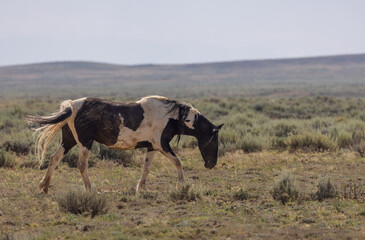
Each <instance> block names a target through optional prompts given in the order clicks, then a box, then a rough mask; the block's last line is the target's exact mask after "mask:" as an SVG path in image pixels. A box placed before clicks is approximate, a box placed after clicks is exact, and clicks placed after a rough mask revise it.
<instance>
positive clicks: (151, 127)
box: [109, 96, 198, 150]
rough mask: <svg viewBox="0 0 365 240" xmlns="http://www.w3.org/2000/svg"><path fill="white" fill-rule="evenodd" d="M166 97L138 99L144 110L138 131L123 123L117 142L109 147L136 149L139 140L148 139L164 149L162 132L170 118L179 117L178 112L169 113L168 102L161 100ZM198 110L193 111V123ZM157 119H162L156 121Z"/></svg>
mask: <svg viewBox="0 0 365 240" xmlns="http://www.w3.org/2000/svg"><path fill="white" fill-rule="evenodd" d="M166 99H167V98H165V97H161V96H148V97H144V98H142V99H141V100H139V101H137V103H139V104H141V107H142V108H143V111H144V113H143V120H142V122H141V124H140V126H139V127H138V129H136V131H133V130H132V129H130V128H127V127H125V126H124V124H121V125H120V127H119V135H118V140H117V142H116V143H115V144H114V145H112V146H109V147H110V148H114V149H121V150H128V149H134V148H135V147H136V145H137V143H138V142H143V141H148V142H150V143H151V144H152V146H153V148H154V149H155V150H162V147H161V134H162V132H163V130H164V128H165V127H166V125H167V122H168V121H169V118H173V119H178V112H176V113H174V114H173V115H172V116H171V114H168V111H169V108H168V107H166V104H164V103H163V102H161V100H166ZM197 112H198V111H197V110H196V109H194V111H193V112H192V116H191V119H192V122H193V123H194V118H195V114H196V113H197ZM161 116H162V118H161ZM156 119H160V120H159V121H156ZM121 120H122V117H121ZM123 120H124V119H123ZM122 123H123V121H122Z"/></svg>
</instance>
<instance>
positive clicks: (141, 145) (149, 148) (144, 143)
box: [134, 141, 154, 151]
mask: <svg viewBox="0 0 365 240" xmlns="http://www.w3.org/2000/svg"><path fill="white" fill-rule="evenodd" d="M137 148H147V151H153V150H154V149H153V146H152V143H150V142H149V141H142V142H138V143H137V145H136V146H135V147H134V149H137Z"/></svg>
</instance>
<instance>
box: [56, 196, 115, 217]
mask: <svg viewBox="0 0 365 240" xmlns="http://www.w3.org/2000/svg"><path fill="white" fill-rule="evenodd" d="M57 203H58V207H59V209H60V210H61V211H62V212H69V213H72V214H90V215H91V218H93V217H94V216H96V215H98V214H105V213H107V212H108V206H107V202H106V199H105V198H104V197H102V196H100V195H98V194H97V192H96V191H91V192H89V191H83V190H69V191H68V192H66V193H65V194H62V195H61V196H59V197H58V198H57Z"/></svg>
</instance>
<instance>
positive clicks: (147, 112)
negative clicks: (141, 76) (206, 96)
mask: <svg viewBox="0 0 365 240" xmlns="http://www.w3.org/2000/svg"><path fill="white" fill-rule="evenodd" d="M27 121H28V123H30V124H34V123H37V124H41V125H44V126H43V127H41V128H39V129H37V130H38V132H39V135H38V142H37V152H38V153H39V159H40V160H41V161H43V159H44V156H45V151H46V148H47V145H48V144H49V142H50V141H51V140H52V138H53V137H54V136H55V135H56V134H57V132H59V130H61V129H62V144H61V146H60V147H59V148H58V150H57V151H56V152H55V153H54V154H53V155H52V156H51V160H50V163H49V166H48V169H47V172H46V174H45V176H44V177H43V179H42V181H41V182H40V183H39V189H40V190H41V191H43V192H45V193H47V192H48V187H49V184H50V180H51V176H52V173H53V171H54V170H55V168H56V166H57V165H58V163H59V161H60V160H61V159H62V157H63V156H64V155H65V154H66V153H67V152H68V151H70V149H71V148H73V147H74V146H75V145H76V144H77V145H78V146H79V149H80V150H79V151H80V152H79V159H78V163H77V167H78V169H79V171H80V173H81V176H82V180H83V182H84V185H85V188H86V189H90V188H91V184H90V180H89V176H88V173H87V166H88V159H89V154H90V150H91V146H92V144H93V142H94V141H97V142H99V143H101V144H104V145H106V146H108V147H109V148H113V149H120V150H127V149H136V148H147V154H146V158H145V163H144V167H143V172H142V177H141V179H140V181H139V183H138V184H137V188H136V191H137V192H138V191H139V190H140V189H143V188H145V183H146V178H147V175H148V173H149V170H150V167H151V162H152V159H153V157H154V155H155V152H156V151H159V152H161V153H162V154H163V155H165V156H166V157H167V158H168V159H169V160H171V161H172V162H173V163H174V165H175V167H176V169H177V174H178V182H177V187H178V185H179V183H182V182H184V176H183V171H182V166H181V162H180V160H179V158H178V157H177V156H176V155H175V153H174V152H173V151H172V149H171V147H170V144H169V143H170V141H171V140H172V138H173V137H174V136H176V135H179V136H180V135H181V134H184V135H190V136H194V137H196V138H197V140H198V146H199V149H200V152H201V154H202V157H203V159H204V162H205V164H204V166H205V167H206V168H213V167H214V166H215V165H216V163H217V153H218V131H219V129H220V128H221V127H222V125H223V124H222V125H220V126H215V125H213V124H212V123H211V122H210V121H209V120H208V119H207V118H205V117H204V116H203V115H201V114H200V113H199V112H198V110H196V109H195V108H193V107H192V106H191V105H189V104H186V103H182V102H178V101H176V100H170V99H167V98H165V97H160V96H149V97H145V98H142V99H141V100H139V101H137V102H134V103H118V102H111V101H107V100H102V99H96V98H81V99H77V100H67V101H64V102H62V104H61V107H60V112H57V113H54V114H53V115H50V116H43V117H42V116H28V118H27Z"/></svg>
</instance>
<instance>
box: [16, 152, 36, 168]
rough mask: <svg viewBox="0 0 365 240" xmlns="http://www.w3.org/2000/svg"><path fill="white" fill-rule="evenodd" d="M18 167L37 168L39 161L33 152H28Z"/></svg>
mask: <svg viewBox="0 0 365 240" xmlns="http://www.w3.org/2000/svg"><path fill="white" fill-rule="evenodd" d="M19 167H20V168H34V169H35V168H38V167H39V162H38V161H37V159H36V157H35V156H34V155H33V154H29V155H28V157H27V158H26V159H25V160H24V161H23V162H22V163H21V164H20V166H19Z"/></svg>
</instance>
